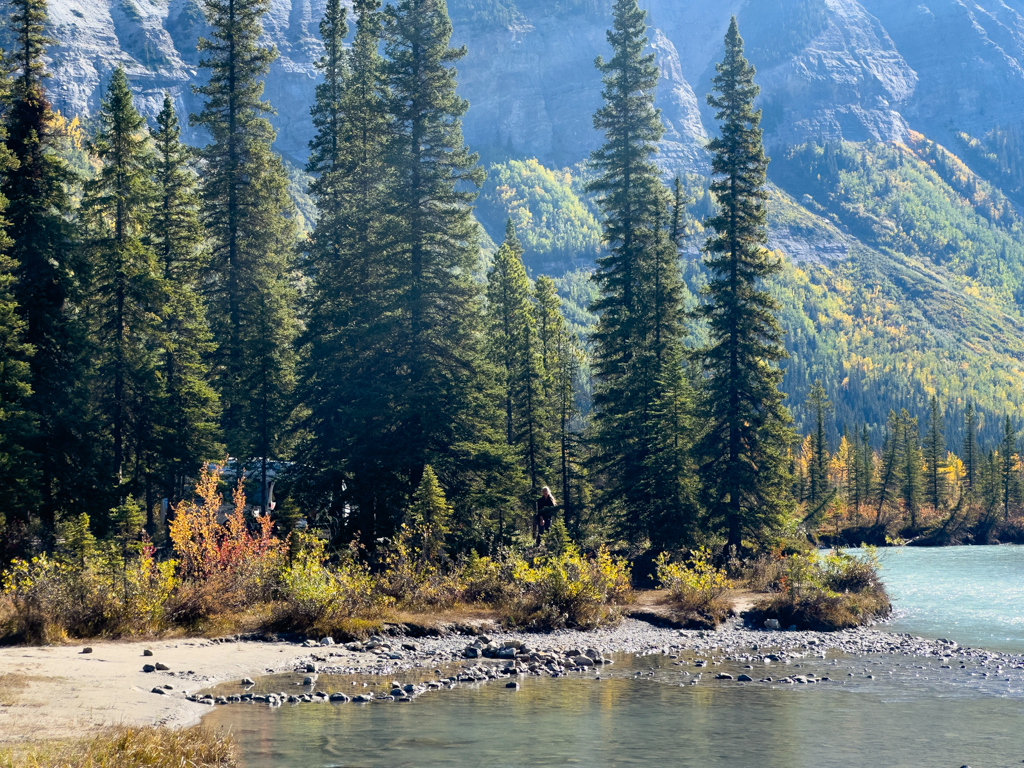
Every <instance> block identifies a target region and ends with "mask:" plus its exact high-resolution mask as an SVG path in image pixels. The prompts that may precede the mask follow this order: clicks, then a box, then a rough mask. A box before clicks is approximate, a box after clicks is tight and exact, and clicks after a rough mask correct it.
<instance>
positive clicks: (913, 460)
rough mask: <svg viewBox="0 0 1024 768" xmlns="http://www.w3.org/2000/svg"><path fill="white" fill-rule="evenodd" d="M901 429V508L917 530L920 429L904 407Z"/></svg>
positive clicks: (920, 486)
mask: <svg viewBox="0 0 1024 768" xmlns="http://www.w3.org/2000/svg"><path fill="white" fill-rule="evenodd" d="M900 422H901V431H902V434H903V461H904V465H903V487H902V489H901V490H902V494H903V508H904V509H905V510H906V513H907V515H909V517H910V528H911V530H913V531H916V530H917V527H918V517H919V515H920V513H921V501H922V499H923V498H924V490H925V489H924V457H923V456H922V454H921V430H920V429H919V427H918V424H917V417H916V416H914V417H911V415H910V414H909V413H908V412H907V410H906V409H905V408H904V409H903V411H902V413H901V414H900Z"/></svg>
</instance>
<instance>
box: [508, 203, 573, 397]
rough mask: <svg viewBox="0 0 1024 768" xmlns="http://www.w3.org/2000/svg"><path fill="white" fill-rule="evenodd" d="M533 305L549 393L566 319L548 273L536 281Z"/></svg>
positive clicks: (545, 389)
mask: <svg viewBox="0 0 1024 768" xmlns="http://www.w3.org/2000/svg"><path fill="white" fill-rule="evenodd" d="M511 223H512V222H511V220H509V224H511ZM533 306H534V318H535V322H536V324H537V338H538V339H539V340H540V354H541V359H542V362H543V365H544V370H545V372H546V374H547V375H546V376H545V377H544V394H545V395H548V394H550V387H551V384H552V380H551V374H552V372H553V371H554V370H555V367H556V365H557V363H556V355H557V347H558V334H560V333H561V332H562V331H563V330H564V325H565V320H564V318H563V317H562V313H561V311H560V310H559V307H560V306H561V300H560V299H559V298H558V290H557V289H556V288H555V281H554V280H552V279H551V278H550V277H548V276H547V275H540V276H539V277H538V278H537V280H536V282H535V283H534V287H533Z"/></svg>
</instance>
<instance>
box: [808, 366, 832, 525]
mask: <svg viewBox="0 0 1024 768" xmlns="http://www.w3.org/2000/svg"><path fill="white" fill-rule="evenodd" d="M807 407H808V409H809V410H810V411H811V413H812V414H813V416H814V434H812V435H811V445H812V453H811V466H810V473H809V474H810V478H809V480H810V483H809V485H810V488H809V495H808V500H809V501H810V502H811V504H812V505H816V504H817V503H818V502H819V501H821V500H822V499H823V498H824V497H825V496H826V495H827V494H828V492H829V489H828V461H829V452H828V436H827V434H826V432H825V417H826V416H827V415H828V414H829V413H830V412H831V411H832V403H830V402H829V400H828V395H826V394H825V388H824V387H823V386H822V385H821V381H815V382H814V386H813V387H811V393H810V395H809V396H808V398H807Z"/></svg>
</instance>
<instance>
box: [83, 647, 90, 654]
mask: <svg viewBox="0 0 1024 768" xmlns="http://www.w3.org/2000/svg"><path fill="white" fill-rule="evenodd" d="M82 653H92V648H90V647H89V646H86V647H85V648H83V649H82Z"/></svg>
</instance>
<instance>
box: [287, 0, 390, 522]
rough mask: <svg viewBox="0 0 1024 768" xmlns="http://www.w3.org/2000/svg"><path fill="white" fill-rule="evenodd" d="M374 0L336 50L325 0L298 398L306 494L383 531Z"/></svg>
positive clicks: (337, 16) (362, 5) (381, 227)
mask: <svg viewBox="0 0 1024 768" xmlns="http://www.w3.org/2000/svg"><path fill="white" fill-rule="evenodd" d="M379 7H380V4H379V3H378V2H375V1H373V0H360V1H359V2H357V3H356V4H355V9H356V13H357V20H356V35H355V40H354V41H353V43H352V49H351V52H350V53H349V54H344V53H343V50H342V40H343V39H344V36H345V27H346V25H345V21H344V18H345V17H344V13H343V10H342V9H341V8H340V6H338V5H337V4H334V3H331V4H329V5H328V8H327V13H326V14H325V16H324V19H323V21H322V22H321V26H320V31H321V35H322V36H323V38H324V51H325V56H324V58H323V59H322V60H321V62H320V65H319V66H320V68H321V69H322V71H323V72H324V82H323V83H322V84H320V85H319V86H318V87H317V91H316V95H317V101H316V103H315V104H314V106H313V108H312V114H313V121H314V125H315V126H316V128H317V134H316V137H315V138H314V139H313V141H312V142H311V144H310V155H309V162H308V164H307V166H306V170H307V171H308V172H309V173H310V174H312V175H313V177H314V180H313V182H312V184H311V185H310V192H311V194H312V195H313V198H314V200H315V201H316V205H317V222H316V227H315V229H314V231H313V235H312V237H311V239H310V246H309V252H308V257H307V259H306V269H307V273H308V276H309V292H308V300H307V302H308V309H307V312H308V322H307V323H306V331H305V334H304V337H303V339H302V347H303V350H304V352H305V354H304V356H303V361H302V369H301V386H300V399H301V402H302V403H303V405H304V407H305V408H306V410H307V412H308V416H307V417H306V420H305V424H304V427H305V431H306V432H307V434H308V435H309V439H308V440H306V441H305V442H304V444H303V446H302V452H301V459H302V463H303V465H305V466H307V467H309V468H310V469H311V472H310V476H311V483H310V485H311V491H312V500H311V502H310V506H311V507H313V508H320V509H324V510H325V511H326V513H327V515H329V516H330V517H332V518H334V519H336V520H338V521H339V522H341V521H344V522H343V523H342V524H341V525H339V529H340V533H342V534H344V535H346V536H353V535H355V534H357V533H361V534H362V535H363V536H364V537H366V538H367V539H372V538H375V536H376V535H375V533H374V532H375V531H376V530H377V528H378V520H380V523H381V526H380V527H381V528H383V529H384V530H382V531H381V533H382V534H384V533H387V529H388V528H389V526H390V523H391V518H392V517H393V516H394V515H395V513H396V510H401V509H404V507H405V505H406V499H407V496H406V493H407V488H405V487H403V486H402V485H401V484H400V483H395V482H393V478H391V477H390V474H389V473H390V472H391V471H392V470H393V468H392V467H390V466H389V463H390V462H391V460H392V457H391V454H390V446H389V445H388V444H387V441H386V440H385V439H382V438H383V437H384V436H386V435H387V434H388V433H389V431H390V430H391V429H392V428H394V426H395V424H394V421H393V420H392V419H391V418H390V410H391V397H392V394H393V392H392V384H393V376H394V367H393V366H394V362H395V361H394V358H393V357H392V356H391V355H390V354H387V353H386V351H385V350H388V349H389V348H390V345H391V343H392V342H393V340H394V339H396V338H397V336H398V334H399V326H400V315H401V306H400V302H401V296H400V295H398V292H397V290H396V289H395V282H396V280H397V277H396V273H397V269H398V267H397V264H396V263H395V262H394V260H392V259H391V258H390V256H391V250H390V248H389V245H388V236H387V235H386V232H387V231H388V228H389V226H390V222H391V217H390V215H389V213H388V210H387V204H386V203H387V200H386V196H387V194H388V190H389V189H390V188H391V187H392V186H393V178H394V171H393V169H392V168H391V167H390V166H389V165H388V164H387V158H386V151H387V149H388V144H387V138H388V133H389V130H390V128H389V126H388V115H387V101H388V89H387V82H386V71H385V62H384V60H383V58H382V57H381V56H380V53H379V47H380V43H381V35H382V24H383V19H382V15H381V13H380V11H379Z"/></svg>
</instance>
